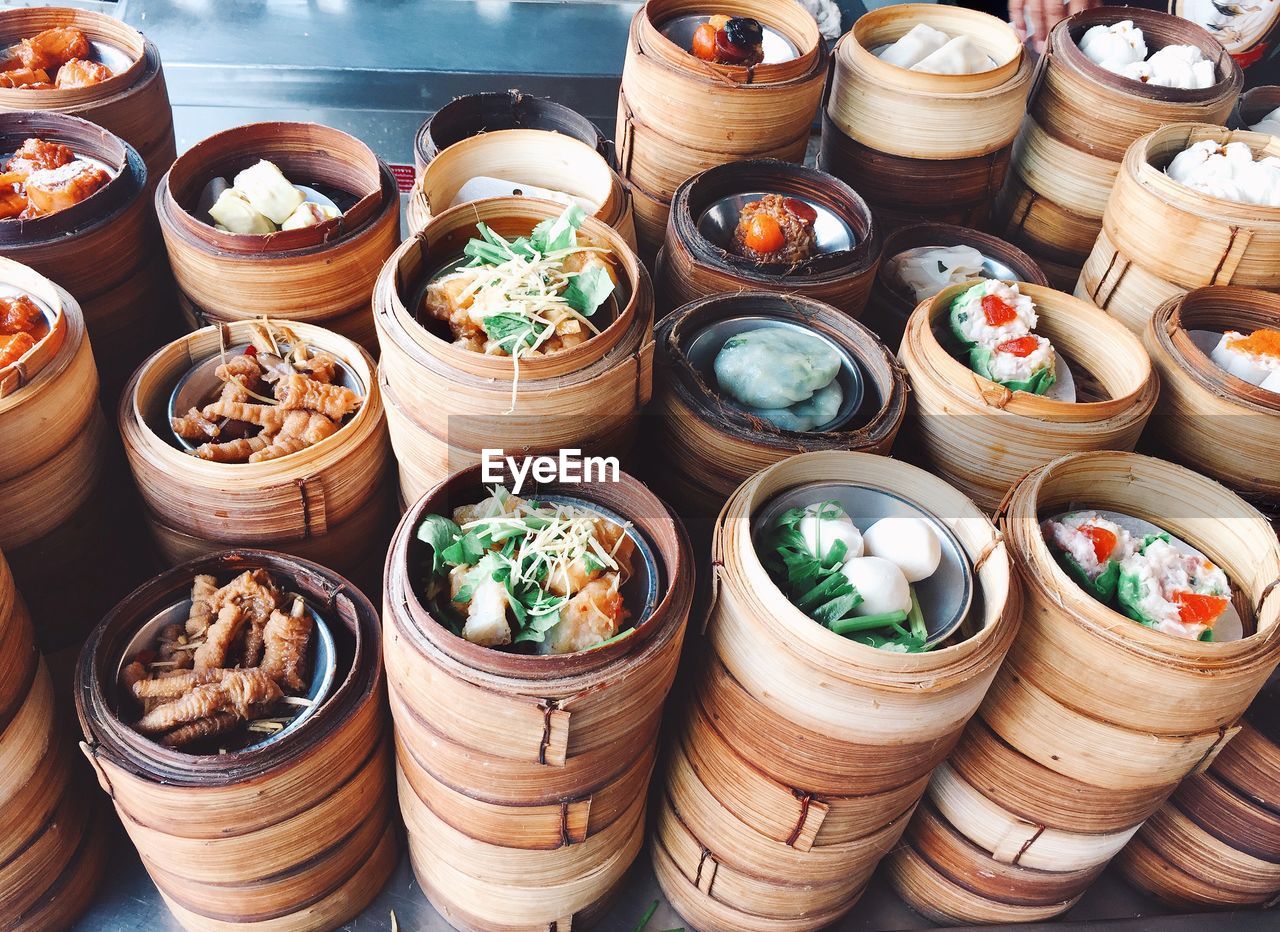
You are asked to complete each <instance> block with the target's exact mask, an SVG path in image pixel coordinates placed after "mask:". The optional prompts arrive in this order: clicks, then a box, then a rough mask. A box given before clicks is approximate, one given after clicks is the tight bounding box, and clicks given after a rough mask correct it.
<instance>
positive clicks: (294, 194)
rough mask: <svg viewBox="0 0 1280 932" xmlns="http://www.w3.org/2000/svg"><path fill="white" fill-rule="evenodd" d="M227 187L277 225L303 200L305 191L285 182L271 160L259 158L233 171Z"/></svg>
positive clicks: (285, 179) (281, 173)
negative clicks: (241, 169) (240, 170)
mask: <svg viewBox="0 0 1280 932" xmlns="http://www.w3.org/2000/svg"><path fill="white" fill-rule="evenodd" d="M231 187H232V188H234V189H235V190H237V191H239V192H240V194H241V195H242V196H243V197H244V199H245V200H247V201H248V202H249V203H250V204H252V205H253V209H254V210H256V211H257V212H258V213H260V214H262V215H263V216H264V217H266V218H267V219H268V220H270V221H271V222H272V223H274V224H276V225H277V226H279V225H280V224H282V223H284V222H285V221H286V220H288V219H289V217H290V216H291V215H292V214H293V212H294V211H295V210H297V209H298V205H299V204H301V203H302V202H303V201H304V200H306V195H305V194H303V193H302V192H301V191H299V190H298V189H297V188H296V187H295V186H294V185H292V184H290V183H289V180H288V179H287V178H285V176H284V173H283V172H281V171H280V169H279V168H277V167H276V165H275V163H274V162H268V161H267V160H266V159H260V160H259V161H258V162H257V163H255V164H253V165H250V166H249V167H248V168H246V169H245V170H244V171H242V172H240V173H239V174H238V175H236V177H235V180H234V181H233V182H232V183H231Z"/></svg>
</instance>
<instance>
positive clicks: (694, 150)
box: [614, 0, 827, 261]
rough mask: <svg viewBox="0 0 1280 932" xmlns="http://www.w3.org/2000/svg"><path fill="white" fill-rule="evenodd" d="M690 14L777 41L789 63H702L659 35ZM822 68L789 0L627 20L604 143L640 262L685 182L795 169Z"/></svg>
mask: <svg viewBox="0 0 1280 932" xmlns="http://www.w3.org/2000/svg"><path fill="white" fill-rule="evenodd" d="M695 14H696V15H702V16H712V15H715V14H722V15H727V16H749V17H753V18H755V19H757V20H759V21H760V22H761V23H762V24H764V25H766V26H768V27H770V28H772V29H774V30H777V31H778V32H779V33H781V34H782V35H784V36H785V37H786V38H787V39H788V40H789V41H790V42H791V43H792V45H794V47H795V48H796V49H797V50H798V54H797V57H795V58H793V59H791V60H790V61H786V62H779V63H776V64H761V65H756V66H755V67H754V68H746V67H743V66H741V65H718V64H715V63H713V62H706V61H702V60H701V59H698V58H695V57H694V56H693V55H692V54H691V53H690V52H689V51H688V50H687V49H684V48H681V47H680V46H678V45H676V43H674V42H673V41H671V40H670V39H668V38H667V37H666V36H665V35H664V34H663V33H662V31H661V30H662V26H663V24H664V23H667V22H669V21H670V20H672V19H673V18H675V17H678V16H686V15H695ZM826 68H827V52H826V47H825V46H824V45H823V43H822V36H821V34H820V33H819V32H818V24H817V23H816V22H815V21H814V19H813V16H812V15H810V14H809V13H808V11H806V10H805V9H804V8H803V7H799V6H797V5H796V4H794V3H791V2H790V0H729V2H728V3H727V4H726V3H721V4H719V5H716V4H715V3H712V2H709V0H648V2H647V3H645V5H644V6H643V7H641V8H640V9H639V10H638V11H637V12H636V15H635V18H634V19H632V21H631V31H630V34H629V36H628V38H627V56H626V61H625V62H624V64H623V68H622V89H621V92H620V93H619V95H618V124H617V129H616V132H615V134H614V139H615V140H616V142H617V146H618V163H619V167H620V170H621V172H622V177H623V178H625V179H626V180H627V183H628V184H629V185H630V187H631V192H632V196H633V198H634V200H635V203H634V209H635V219H636V235H637V237H638V239H639V243H640V255H641V256H642V257H643V258H645V260H646V261H648V260H651V259H652V258H653V256H654V254H655V253H656V252H657V250H658V248H659V247H660V246H661V245H662V238H663V235H664V233H665V231H666V227H667V214H668V212H669V210H670V204H671V199H672V197H673V196H674V195H675V192H676V188H678V187H679V186H680V184H681V183H682V182H684V180H685V179H686V178H689V177H690V176H692V175H696V174H697V173H698V172H700V171H703V170H705V169H708V168H714V167H715V166H717V165H723V164H724V163H726V162H734V161H738V160H740V159H750V158H778V159H783V160H785V161H788V162H801V161H803V160H804V153H805V148H806V147H807V145H808V142H809V129H810V124H811V122H812V120H813V115H814V113H815V112H816V111H817V109H818V101H819V98H820V97H821V96H822V83H823V79H824V76H825V74H826Z"/></svg>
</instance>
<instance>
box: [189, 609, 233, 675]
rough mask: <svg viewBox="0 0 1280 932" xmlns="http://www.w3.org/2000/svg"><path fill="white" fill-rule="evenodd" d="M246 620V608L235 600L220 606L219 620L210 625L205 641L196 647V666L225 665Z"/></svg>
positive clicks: (211, 666)
mask: <svg viewBox="0 0 1280 932" xmlns="http://www.w3.org/2000/svg"><path fill="white" fill-rule="evenodd" d="M244 622H245V612H244V609H242V608H241V607H240V606H239V605H237V604H235V603H234V602H228V603H226V604H225V605H223V606H222V607H221V608H219V609H218V618H217V620H216V621H215V622H214V623H213V624H211V625H210V626H209V630H208V631H206V632H205V636H204V643H203V644H201V645H200V647H199V648H197V649H196V654H195V668H196V669H197V670H209V669H211V668H214V667H221V666H225V665H226V662H227V654H228V653H229V652H230V650H231V645H232V643H234V642H235V639H236V636H237V635H238V634H239V633H240V628H241V626H242V625H243V624H244Z"/></svg>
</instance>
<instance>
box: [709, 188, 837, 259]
mask: <svg viewBox="0 0 1280 932" xmlns="http://www.w3.org/2000/svg"><path fill="white" fill-rule="evenodd" d="M780 193H782V192H778V191H752V192H749V193H746V194H730V195H728V196H727V197H722V198H720V200H718V201H715V202H714V203H713V204H711V206H709V207H708V208H707V209H706V210H704V211H703V212H702V216H700V217H699V218H698V232H699V233H701V234H702V235H703V236H705V237H706V238H707V240H708V241H709V242H711V243H714V244H715V245H717V246H719V247H720V248H721V249H723V250H725V251H726V252H733V234H734V231H735V230H737V229H738V218H739V216H741V214H742V208H744V207H746V206H747V204H748V203H750V202H751V201H758V200H760V199H761V198H762V197H764V196H765V195H766V194H780ZM782 196H783V197H788V198H791V199H793V200H797V201H800V202H802V203H805V204H808V205H809V206H810V207H812V208H813V209H814V211H815V212H816V213H817V215H818V218H817V219H816V220H815V221H814V222H813V235H814V239H815V242H814V252H815V253H828V252H842V251H844V250H846V249H852V248H853V247H854V246H856V245H858V237H857V236H856V235H855V234H854V232H853V227H851V226H850V225H849V223H848V221H846V220H845V219H844V218H843V217H841V216H840V215H839V214H837V213H836V212H835V211H833V210H832V209H831V208H830V207H828V206H827V205H826V204H823V203H822V202H821V201H815V200H812V199H810V198H807V197H797V196H796V195H794V194H782Z"/></svg>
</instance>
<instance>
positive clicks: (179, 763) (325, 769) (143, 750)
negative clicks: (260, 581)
mask: <svg viewBox="0 0 1280 932" xmlns="http://www.w3.org/2000/svg"><path fill="white" fill-rule="evenodd" d="M253 568H263V569H266V570H267V571H268V572H270V573H271V574H272V576H273V578H275V579H276V580H277V582H278V583H280V584H281V585H282V586H284V587H286V588H288V589H289V590H290V591H295V592H298V593H300V594H302V595H304V596H305V597H306V598H307V599H308V600H309V601H310V602H311V603H312V604H313V605H314V606H316V608H317V609H318V610H319V611H320V612H321V614H322V615H323V617H324V618H325V620H326V621H327V622H328V623H329V624H330V625H331V627H332V628H333V630H334V633H335V636H336V638H337V640H338V642H339V644H341V645H342V647H341V648H340V654H339V671H338V678H337V681H336V683H335V686H334V688H333V690H332V691H331V692H330V694H329V696H328V698H326V699H325V700H324V702H323V704H322V706H321V707H320V708H319V709H318V710H317V711H316V712H315V713H314V715H313V716H312V717H311V718H310V719H308V721H307V723H306V724H305V725H304V726H302V727H300V728H299V729H298V730H297V731H296V732H293V733H291V734H290V735H289V736H288V737H287V738H284V739H281V740H279V741H276V742H273V743H271V744H267V745H262V746H259V747H257V748H250V749H247V750H244V751H234V752H230V753H227V754H218V755H193V754H186V753H183V752H180V751H177V750H173V749H169V748H165V747H163V746H162V745H160V744H157V743H154V742H152V741H150V740H148V739H146V738H144V737H143V736H141V735H139V734H138V733H136V732H135V731H133V729H132V728H131V727H129V726H128V725H126V724H125V723H124V722H123V721H122V720H121V719H120V718H119V716H118V713H117V711H116V709H117V704H116V703H117V697H116V695H115V691H116V688H117V687H116V685H115V683H116V677H115V670H116V669H117V665H118V664H119V662H120V659H121V656H122V654H123V652H124V650H125V648H126V645H127V643H128V642H129V641H130V640H131V639H132V637H133V635H134V632H136V630H137V629H138V626H139V625H140V624H142V623H145V621H147V620H149V619H150V618H151V617H153V616H154V614H155V613H156V612H157V611H160V610H162V609H164V608H165V607H167V606H169V605H172V604H173V603H174V602H176V601H178V600H180V599H182V598H184V597H186V596H187V593H188V591H189V587H190V584H191V579H192V578H193V577H194V576H195V575H196V574H199V573H209V574H212V575H215V576H217V577H218V578H219V579H220V580H221V579H225V578H230V577H231V576H234V575H235V574H237V573H240V572H243V571H244V570H246V569H253ZM380 653H381V645H380V632H379V624H378V616H377V613H376V612H375V610H374V608H373V606H372V605H371V604H370V603H369V601H368V600H367V599H366V598H365V597H364V596H363V595H362V594H361V593H360V592H359V590H357V589H355V588H354V587H353V586H352V585H351V584H350V583H348V582H347V581H346V580H344V579H343V578H342V577H341V576H338V575H336V574H335V573H333V572H332V571H330V570H326V569H323V568H322V567H320V566H317V565H315V564H313V563H309V562H305V561H302V560H298V559H296V558H292V557H287V556H284V555H282V554H276V553H271V552H268V551H253V550H232V551H226V552H224V553H221V554H218V555H216V556H212V557H206V558H203V559H200V560H196V561H192V562H190V563H187V564H184V565H182V566H179V567H176V568H174V569H171V570H169V571H167V572H165V573H164V574H162V575H160V576H157V577H155V578H154V579H152V580H150V581H149V582H147V583H145V584H144V585H143V586H141V587H140V588H139V589H137V590H135V591H134V592H133V593H132V594H131V595H129V596H128V597H127V598H126V599H125V600H124V601H122V602H121V603H120V604H119V605H118V606H116V608H115V609H113V610H112V611H111V612H110V613H109V614H108V615H107V617H106V618H104V619H103V621H102V622H101V623H100V624H99V625H98V627H97V628H96V629H95V630H94V632H93V634H92V635H91V637H90V639H89V641H88V642H87V643H86V645H85V649H84V651H83V652H82V653H81V657H80V663H79V666H78V668H77V671H76V708H77V712H78V714H79V717H80V725H81V728H82V730H83V732H84V736H85V741H84V742H83V743H82V744H81V750H83V751H84V754H85V756H86V757H87V758H88V759H89V761H90V763H91V764H92V765H93V768H94V770H95V771H96V772H97V776H98V781H99V783H100V784H101V785H102V788H103V789H104V790H105V791H106V792H107V793H108V794H109V795H110V796H111V797H112V800H113V802H114V804H115V807H116V812H117V814H118V815H119V817H120V819H121V821H122V822H123V823H124V826H125V829H126V830H127V831H128V833H129V835H130V838H131V840H132V841H133V843H134V845H135V846H136V847H137V849H138V853H139V855H140V856H141V858H142V861H143V864H144V866H145V867H146V868H147V870H148V872H149V873H150V874H151V876H152V879H153V880H154V881H155V883H156V885H157V887H158V888H159V889H160V891H161V893H162V894H163V895H164V897H165V899H166V902H168V903H169V904H170V906H171V907H172V909H173V912H174V915H175V918H177V920H178V921H179V922H180V923H181V924H182V925H183V926H184V927H185V928H189V929H210V930H213V929H232V928H245V927H252V928H254V929H289V930H292V929H299V930H300V929H307V928H318V927H334V926H337V925H341V924H342V923H344V922H346V921H347V920H348V919H350V918H351V917H352V916H354V915H356V914H357V913H359V912H360V910H361V909H363V908H364V906H365V905H367V903H368V902H369V901H370V900H371V899H372V898H373V897H374V896H375V895H376V894H377V893H378V891H379V890H380V889H381V887H382V885H383V883H384V882H385V881H386V878H387V877H388V876H389V874H390V872H391V870H392V869H393V868H394V866H395V861H396V855H397V852H396V842H395V838H394V830H393V823H392V821H391V812H390V801H391V784H390V777H391V774H390V767H389V754H388V751H389V741H388V735H387V729H386V707H385V704H384V701H383V698H382V697H383V685H382V666H381V663H380Z"/></svg>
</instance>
